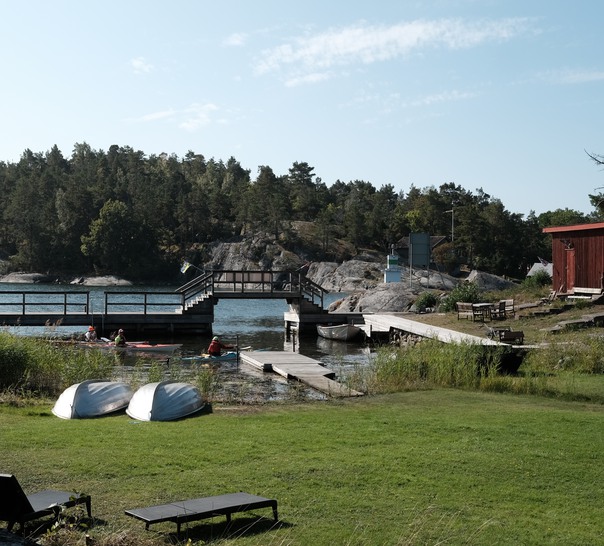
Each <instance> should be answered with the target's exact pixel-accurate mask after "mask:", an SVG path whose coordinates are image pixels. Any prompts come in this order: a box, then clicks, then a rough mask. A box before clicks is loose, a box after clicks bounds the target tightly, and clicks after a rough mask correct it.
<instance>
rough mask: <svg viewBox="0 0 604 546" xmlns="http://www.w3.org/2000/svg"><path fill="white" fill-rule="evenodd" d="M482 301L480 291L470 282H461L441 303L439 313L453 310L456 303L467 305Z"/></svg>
mask: <svg viewBox="0 0 604 546" xmlns="http://www.w3.org/2000/svg"><path fill="white" fill-rule="evenodd" d="M481 300H482V298H481V294H480V290H479V288H478V286H476V285H475V284H474V283H472V282H467V281H465V282H463V283H461V284H458V285H457V286H456V287H455V288H454V289H453V290H451V293H450V294H449V295H448V296H447V297H446V298H444V299H443V301H442V303H441V306H440V308H441V311H444V312H445V313H446V312H448V311H454V310H455V304H456V303H457V302H458V301H465V302H469V303H479V302H480V301H481Z"/></svg>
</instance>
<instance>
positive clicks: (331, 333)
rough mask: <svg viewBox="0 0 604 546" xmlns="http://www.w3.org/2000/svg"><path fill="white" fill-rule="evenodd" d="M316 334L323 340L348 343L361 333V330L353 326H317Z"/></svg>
mask: <svg viewBox="0 0 604 546" xmlns="http://www.w3.org/2000/svg"><path fill="white" fill-rule="evenodd" d="M317 333H318V334H319V335H320V336H321V337H324V338H325V339H333V340H335V341H349V340H351V339H354V338H355V337H357V336H358V335H359V334H360V333H361V329H360V328H359V327H358V326H355V325H354V324H336V325H335V326H327V325H323V324H317Z"/></svg>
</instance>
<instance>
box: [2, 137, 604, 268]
mask: <svg viewBox="0 0 604 546" xmlns="http://www.w3.org/2000/svg"><path fill="white" fill-rule="evenodd" d="M0 191H2V196H3V198H2V200H1V201H0V217H1V218H2V222H1V224H0V259H2V260H4V263H5V264H6V267H5V269H10V270H13V271H14V270H19V271H30V272H52V273H76V274H79V273H91V272H95V273H97V274H115V275H121V276H125V277H128V278H132V279H138V280H161V279H170V278H173V276H174V272H175V271H177V270H178V265H179V264H180V263H181V262H182V260H183V259H186V258H187V256H190V255H191V254H192V253H197V254H196V256H198V257H199V258H200V259H202V260H203V259H204V258H207V256H204V254H203V249H204V248H208V245H210V244H211V243H213V242H216V241H226V240H231V239H233V238H235V237H241V236H243V235H245V234H247V233H254V232H257V231H264V232H266V233H268V234H270V236H271V237H274V239H275V240H276V241H278V242H281V243H283V244H287V243H289V244H292V245H293V244H295V240H294V239H293V238H292V235H291V233H292V232H291V226H292V223H293V222H295V221H298V220H300V221H310V222H313V223H314V225H315V227H316V229H317V233H318V234H320V235H319V236H318V239H317V241H316V243H317V248H316V249H315V252H316V253H317V254H319V255H316V256H315V259H329V258H330V252H331V251H330V248H331V244H332V243H333V241H334V240H335V239H336V238H337V239H343V240H345V241H347V242H349V243H350V244H351V245H353V246H354V247H355V248H356V249H363V248H370V249H375V250H382V251H384V253H387V252H388V250H389V248H390V247H391V245H392V244H395V243H396V242H397V241H398V240H399V239H401V238H402V237H404V236H408V235H409V234H410V233H416V232H427V233H430V234H431V235H446V236H447V237H449V241H448V242H447V243H446V244H445V245H442V247H441V248H440V250H439V252H438V253H437V254H436V255H435V258H436V259H437V260H438V261H439V262H440V263H442V264H443V266H447V264H448V266H450V265H451V264H452V263H456V262H457V263H458V262H464V263H467V264H468V265H470V266H471V267H475V268H478V269H481V270H484V271H487V272H491V273H494V274H498V275H508V276H511V277H522V276H523V275H524V273H525V272H526V270H527V268H528V267H529V266H530V265H531V264H532V263H534V261H535V260H536V259H537V257H544V258H547V257H549V255H550V254H551V252H550V240H549V237H548V236H545V235H544V234H543V233H542V228H543V227H546V226H551V225H568V224H575V223H583V222H588V221H590V220H592V219H593V217H591V216H588V215H584V214H582V213H580V212H578V211H574V210H571V209H557V210H555V211H550V212H546V213H543V214H540V215H538V216H536V215H535V214H534V213H533V212H531V213H530V214H529V215H528V216H527V217H526V218H525V217H524V216H523V215H521V214H517V213H512V212H510V211H508V210H506V208H505V206H504V205H503V203H502V202H501V201H500V200H499V199H497V198H495V197H491V196H490V195H488V194H486V193H484V192H483V191H482V190H481V189H479V190H476V191H475V192H474V193H472V192H471V191H468V190H466V189H464V188H462V187H461V186H459V185H456V184H454V183H447V184H442V185H441V186H439V187H434V186H428V187H424V188H418V187H415V186H414V185H411V186H410V187H409V188H408V189H407V191H400V192H396V191H395V189H394V187H393V186H392V185H391V184H386V185H383V186H382V187H380V188H379V189H378V188H375V187H374V186H373V185H372V184H371V183H370V182H367V181H363V180H354V181H349V182H342V181H340V180H337V181H336V182H334V183H333V184H331V185H330V186H327V185H326V184H325V183H324V182H323V181H322V180H321V178H320V177H318V176H317V175H316V174H315V173H314V168H313V167H311V166H310V165H309V164H308V163H305V162H294V163H293V164H292V166H291V168H290V169H289V171H288V173H286V174H277V173H275V172H274V171H273V170H272V169H271V167H269V166H260V167H259V168H258V172H257V174H256V175H255V177H254V176H252V174H251V172H250V170H248V169H245V168H243V167H242V166H241V165H240V163H239V162H238V161H237V160H236V159H235V158H234V157H231V158H230V159H229V160H228V161H226V162H224V161H222V160H215V159H213V158H212V159H206V158H205V157H204V156H203V155H201V154H196V153H194V152H192V151H189V152H188V153H187V154H186V155H185V156H184V157H182V158H179V157H178V156H176V155H167V154H160V155H150V156H147V155H146V154H144V153H143V152H142V151H138V150H134V149H132V148H131V147H128V146H124V147H120V146H117V145H114V146H111V147H110V148H109V150H108V151H107V152H105V151H103V150H94V149H92V148H91V147H90V146H89V145H88V144H86V143H81V144H79V143H78V144H75V146H74V149H73V153H72V155H71V157H69V158H66V157H64V156H63V154H62V153H61V151H60V150H59V149H58V148H57V147H56V146H54V147H53V148H52V149H51V150H50V151H47V152H45V153H41V152H38V153H34V152H32V151H31V150H29V149H28V150H25V151H24V152H23V154H22V155H21V158H20V160H19V161H18V162H17V163H10V162H0Z"/></svg>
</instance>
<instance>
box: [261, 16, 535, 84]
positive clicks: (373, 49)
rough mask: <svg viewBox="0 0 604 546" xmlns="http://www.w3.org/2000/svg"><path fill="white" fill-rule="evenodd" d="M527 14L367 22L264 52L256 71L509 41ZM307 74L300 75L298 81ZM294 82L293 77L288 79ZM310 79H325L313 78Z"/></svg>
mask: <svg viewBox="0 0 604 546" xmlns="http://www.w3.org/2000/svg"><path fill="white" fill-rule="evenodd" d="M529 30H530V21H529V20H528V19H524V18H515V19H502V20H495V21H488V20H487V21H477V22H465V21H463V20H460V19H441V20H435V21H424V20H419V21H412V22H409V23H399V24H396V25H391V26H385V25H382V26H364V25H356V26H352V27H347V28H342V29H335V30H329V31H327V32H324V33H321V34H316V35H313V36H304V37H300V38H297V39H295V40H294V41H292V42H291V43H285V44H282V45H280V46H278V47H275V48H272V49H269V50H266V51H264V52H263V56H262V58H261V59H260V60H259V61H258V63H257V65H256V67H255V70H256V73H257V74H267V73H270V72H275V71H279V70H281V69H284V68H288V67H289V68H291V69H292V70H294V71H296V72H298V73H308V74H316V73H321V72H323V71H325V70H327V69H329V68H332V67H336V66H346V65H351V64H358V63H361V64H372V63H376V62H383V61H388V60H391V59H396V58H398V57H402V56H405V55H409V54H411V53H413V52H414V51H420V50H423V49H426V48H435V47H445V48H448V49H461V48H469V47H475V46H478V45H480V44H482V43H486V42H492V41H497V40H509V39H511V38H513V37H514V36H517V35H520V34H522V33H525V32H528V31H529ZM302 78H303V76H301V75H296V76H295V78H294V80H295V81H302ZM288 81H289V80H288ZM309 81H311V82H312V81H320V80H319V79H313V78H310V79H309Z"/></svg>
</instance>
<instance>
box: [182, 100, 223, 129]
mask: <svg viewBox="0 0 604 546" xmlns="http://www.w3.org/2000/svg"><path fill="white" fill-rule="evenodd" d="M217 110H218V106H216V105H215V104H212V103H208V104H197V103H194V104H192V105H191V106H190V107H189V108H187V109H186V110H184V112H183V114H184V117H185V118H186V119H185V120H184V121H182V122H180V123H179V124H178V127H180V128H181V129H185V130H186V131H189V132H194V131H196V130H197V129H199V128H200V127H204V126H206V125H209V124H210V122H211V121H212V119H211V116H210V114H211V113H212V112H216V111H217Z"/></svg>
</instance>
